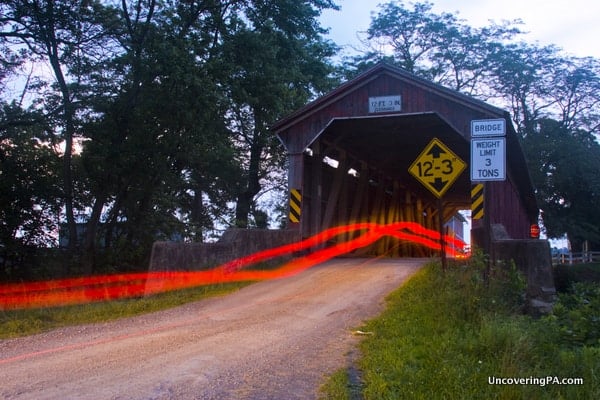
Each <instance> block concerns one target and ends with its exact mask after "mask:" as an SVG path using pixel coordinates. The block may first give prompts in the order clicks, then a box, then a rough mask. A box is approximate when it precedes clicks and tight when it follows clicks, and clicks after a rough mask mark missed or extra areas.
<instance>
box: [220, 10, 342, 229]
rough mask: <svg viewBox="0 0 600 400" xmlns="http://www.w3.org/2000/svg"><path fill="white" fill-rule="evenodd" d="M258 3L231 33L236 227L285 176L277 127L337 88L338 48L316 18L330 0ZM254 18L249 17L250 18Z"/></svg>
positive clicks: (228, 59) (227, 65)
mask: <svg viewBox="0 0 600 400" xmlns="http://www.w3.org/2000/svg"><path fill="white" fill-rule="evenodd" d="M277 3H278V6H277V7H271V6H270V4H268V3H267V2H260V1H257V2H255V4H254V7H253V8H249V9H247V10H245V15H246V17H247V18H245V19H244V18H238V19H234V20H233V21H232V29H231V30H230V32H229V33H228V34H227V36H225V37H224V43H223V49H222V52H223V53H222V58H221V60H222V62H223V64H222V69H223V70H224V71H226V72H227V73H226V76H227V78H226V79H225V81H224V83H225V88H226V90H227V98H228V100H229V107H230V108H229V110H228V113H227V115H226V118H227V121H228V127H229V129H231V130H232V133H233V135H234V142H235V145H236V147H237V149H238V160H239V164H240V165H241V166H242V167H243V171H242V174H241V179H240V180H239V182H238V186H237V190H236V198H237V203H236V212H235V225H236V226H239V227H248V225H249V214H250V213H251V211H252V210H254V209H256V207H255V200H256V196H257V195H258V194H259V192H260V191H261V189H262V188H263V187H264V185H265V178H267V176H268V175H269V174H271V175H273V174H274V175H282V174H283V171H282V166H283V149H282V148H281V144H280V143H279V142H278V141H277V139H276V138H275V136H274V135H273V134H272V133H271V132H270V131H269V126H270V125H271V124H273V123H274V122H275V121H276V120H277V119H279V118H281V117H283V116H284V115H286V114H287V113H289V112H291V111H293V110H295V109H297V108H299V107H300V106H302V105H304V104H305V103H306V101H307V100H308V99H309V98H310V97H311V96H313V95H315V94H316V93H319V92H322V91H323V90H326V89H329V88H331V87H332V80H331V79H329V75H330V73H331V72H332V68H331V67H330V65H329V64H328V62H327V60H328V58H329V57H331V56H332V55H333V54H334V48H333V47H332V45H331V44H330V43H327V42H325V41H324V39H323V38H322V36H321V34H322V33H323V31H322V30H321V29H320V28H319V27H318V25H316V22H315V18H316V17H317V16H318V15H319V13H320V11H321V10H322V9H323V8H327V7H334V5H333V3H332V2H330V1H314V0H311V1H293V0H281V1H277ZM246 20H247V21H246Z"/></svg>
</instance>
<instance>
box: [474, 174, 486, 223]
mask: <svg viewBox="0 0 600 400" xmlns="http://www.w3.org/2000/svg"><path fill="white" fill-rule="evenodd" d="M483 214H484V213H483V183H478V184H476V185H473V187H472V188H471V218H472V219H482V218H483Z"/></svg>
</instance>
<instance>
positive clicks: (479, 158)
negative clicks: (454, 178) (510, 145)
mask: <svg viewBox="0 0 600 400" xmlns="http://www.w3.org/2000/svg"><path fill="white" fill-rule="evenodd" d="M504 180H506V138H503V137H496V138H485V139H471V181H473V182H487V181H504Z"/></svg>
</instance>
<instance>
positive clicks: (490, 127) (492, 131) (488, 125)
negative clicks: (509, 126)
mask: <svg viewBox="0 0 600 400" xmlns="http://www.w3.org/2000/svg"><path fill="white" fill-rule="evenodd" d="M505 135H506V120H504V119H501V118H500V119H479V120H473V121H471V136H474V137H483V136H486V137H487V136H505Z"/></svg>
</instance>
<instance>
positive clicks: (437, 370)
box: [321, 256, 600, 400]
mask: <svg viewBox="0 0 600 400" xmlns="http://www.w3.org/2000/svg"><path fill="white" fill-rule="evenodd" d="M484 265H485V262H484V259H483V257H482V256H477V257H474V258H473V259H472V260H470V261H468V262H467V263H463V264H456V265H454V266H452V268H449V270H448V271H447V272H446V273H443V272H442V271H441V269H440V267H439V265H437V264H436V263H432V264H430V265H428V266H427V267H425V268H424V269H422V270H421V271H420V272H419V273H418V274H417V275H415V276H414V277H413V278H412V279H411V280H410V281H409V282H408V283H407V284H405V285H404V286H403V287H402V288H400V289H398V290H397V291H396V292H394V293H393V294H391V295H390V296H389V297H388V299H387V301H388V306H387V310H386V311H385V312H384V313H383V314H382V315H380V316H379V317H378V318H376V319H374V320H372V321H369V322H367V323H366V324H365V325H364V326H362V327H360V329H361V330H362V331H365V332H371V333H372V335H369V336H365V339H364V341H363V342H361V345H360V348H361V351H362V358H361V359H360V360H359V361H358V368H359V370H360V371H361V386H360V387H356V385H353V386H350V385H349V384H348V382H349V380H348V379H345V378H344V375H347V371H345V370H340V371H337V372H336V373H335V374H334V375H333V376H332V378H331V379H329V381H328V382H327V383H326V384H325V385H324V386H323V387H322V391H321V394H322V395H321V397H322V398H323V399H378V400H379V399H524V398H531V399H560V398H563V399H593V398H600V377H599V373H600V287H598V285H597V284H594V283H589V282H587V283H586V282H576V283H574V284H573V285H571V286H570V287H569V289H568V290H567V291H566V292H563V293H560V294H559V300H558V302H557V303H556V305H555V307H554V311H553V314H552V315H549V316H545V317H542V318H537V319H536V318H533V317H530V316H528V315H524V314H523V312H522V307H523V304H524V299H523V296H522V293H523V289H524V284H525V283H524V279H523V277H522V276H521V274H520V273H519V272H518V271H516V269H515V268H514V267H510V266H502V267H499V268H494V269H492V271H491V274H490V279H489V281H486V279H484V276H485V267H484ZM494 378H524V379H530V382H529V384H515V385H508V384H504V385H502V384H490V383H489V380H490V379H494ZM565 378H583V384H582V385H576V384H573V385H567V384H563V385H560V384H557V383H556V379H559V380H562V379H565ZM534 379H536V380H535V381H534ZM547 379H550V381H548V380H547ZM542 380H543V381H542Z"/></svg>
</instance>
